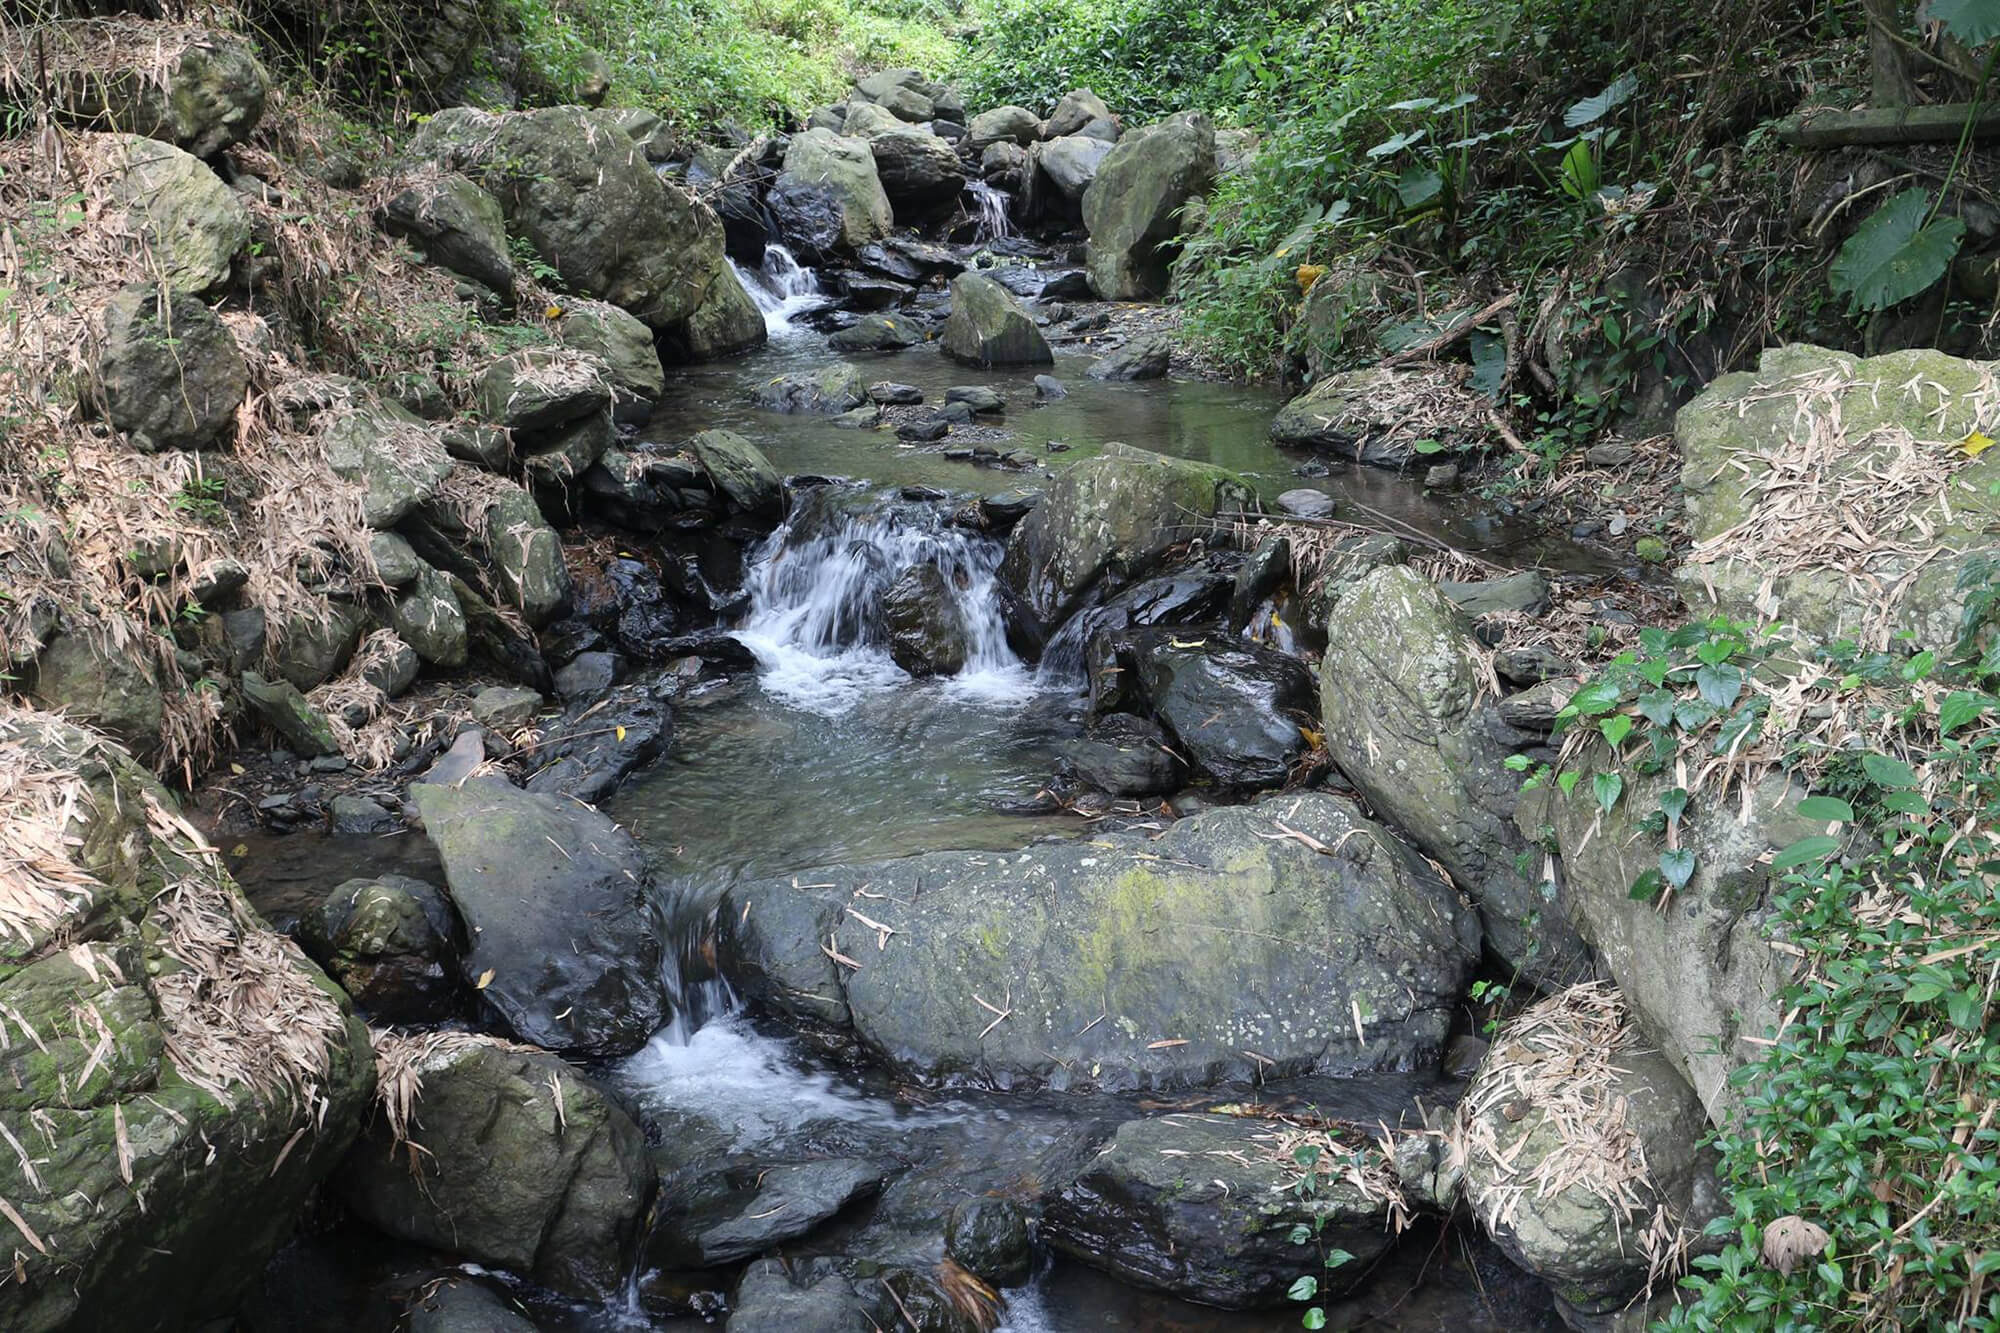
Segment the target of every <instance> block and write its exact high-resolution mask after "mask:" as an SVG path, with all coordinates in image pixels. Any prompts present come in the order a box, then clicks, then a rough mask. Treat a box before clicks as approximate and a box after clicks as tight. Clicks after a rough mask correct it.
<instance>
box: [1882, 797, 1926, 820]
mask: <svg viewBox="0 0 2000 1333" xmlns="http://www.w3.org/2000/svg"><path fill="white" fill-rule="evenodd" d="M1882 808H1883V809H1884V810H1891V811H1894V812H1895V813H1896V814H1899V815H1927V814H1929V813H1930V812H1931V803H1930V801H1928V800H1927V799H1925V797H1924V794H1923V793H1922V792H1916V791H1892V792H1885V793H1883V796H1882Z"/></svg>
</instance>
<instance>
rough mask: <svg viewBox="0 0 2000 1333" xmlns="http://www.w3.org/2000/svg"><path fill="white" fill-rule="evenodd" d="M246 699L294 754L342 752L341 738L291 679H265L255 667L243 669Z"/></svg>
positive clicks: (264, 722) (309, 757) (310, 756)
mask: <svg viewBox="0 0 2000 1333" xmlns="http://www.w3.org/2000/svg"><path fill="white" fill-rule="evenodd" d="M242 686H243V699H244V702H246V703H248V704H249V705H250V711H251V712H252V713H254V714H256V716H257V719H258V720H259V721H260V722H262V723H263V724H264V725H265V726H267V727H269V728H270V729H271V730H272V731H273V732H275V733H276V734H277V736H278V738H279V739H280V740H282V741H284V743H285V744H286V745H287V746H289V747H291V750H292V752H293V753H294V754H298V755H303V756H304V757H305V758H308V759H313V758H317V757H318V756H320V755H323V754H339V753H340V742H339V741H338V740H336V739H334V735H333V728H332V727H331V726H329V725H328V723H327V720H326V717H325V716H324V715H323V714H322V713H321V712H320V711H319V710H318V709H316V708H314V707H313V706H312V705H311V704H309V703H307V702H306V697H305V696H304V695H303V694H300V693H299V691H298V689H297V687H295V686H294V685H293V684H292V683H291V682H290V681H285V680H266V679H264V677H263V676H261V675H259V674H258V673H257V672H255V671H246V672H244V673H243V680H242Z"/></svg>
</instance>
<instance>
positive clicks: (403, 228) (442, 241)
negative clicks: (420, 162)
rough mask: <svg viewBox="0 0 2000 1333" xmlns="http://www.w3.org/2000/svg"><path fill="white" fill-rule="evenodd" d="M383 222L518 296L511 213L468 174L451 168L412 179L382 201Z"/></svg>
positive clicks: (449, 264) (465, 273)
mask: <svg viewBox="0 0 2000 1333" xmlns="http://www.w3.org/2000/svg"><path fill="white" fill-rule="evenodd" d="M382 224H383V227H384V229H385V230H387V231H388V232H389V233H390V234H391V235H394V236H407V237H408V238H409V239H410V241H411V242H412V243H413V244H415V246H416V247H417V248H418V249H419V250H421V251H422V252H423V255H424V258H426V259H428V260H430V261H431V262H432V263H433V264H437V265H439V266H440V267H443V268H448V269H450V270H451V271H452V272H453V273H456V274H458V275H460V276H461V277H466V278H471V279H472V280H473V281H474V282H479V283H484V284H485V285H486V286H487V287H490V288H492V289H493V290H494V291H495V292H498V293H499V294H500V295H501V296H502V297H504V298H506V299H507V300H508V301H510V302H511V301H512V300H513V295H514V257H513V254H512V253H511V252H510V251H509V250H508V248H507V218H506V215H505V214H503V213H502V212H501V211H500V201H499V200H498V199H495V198H494V197H493V196H492V195H491V194H488V193H487V192H486V191H485V190H483V189H481V188H480V187H479V185H478V184H477V183H475V182H474V181H472V180H471V179H469V178H468V177H466V176H463V175H460V174H459V173H458V172H456V171H445V172H436V173H426V174H424V175H422V176H420V177H418V178H417V179H415V180H412V181H410V182H409V183H408V184H406V185H405V186H404V187H403V188H402V189H400V190H398V191H397V192H396V193H395V194H392V195H390V196H389V202H388V203H386V204H384V205H383V206H382Z"/></svg>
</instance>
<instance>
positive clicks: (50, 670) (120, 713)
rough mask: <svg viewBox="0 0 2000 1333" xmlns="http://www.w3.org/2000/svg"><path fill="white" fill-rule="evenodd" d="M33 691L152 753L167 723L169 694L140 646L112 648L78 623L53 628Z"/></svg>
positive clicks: (33, 679) (37, 663)
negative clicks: (64, 629)
mask: <svg viewBox="0 0 2000 1333" xmlns="http://www.w3.org/2000/svg"><path fill="white" fill-rule="evenodd" d="M29 693H30V695H32V697H33V698H34V699H35V701H36V702H37V703H39V704H41V705H42V706H43V707H44V708H49V709H60V710H61V711H62V712H63V713H64V714H65V715H67V716H68V717H70V718H71V719H72V720H74V721H77V722H81V723H84V724H85V725H87V726H92V727H95V728H97V729H98V730H100V731H103V732H105V733H107V734H108V735H110V736H111V737H112V738H113V739H114V740H117V741H119V742H120V743H122V744H124V745H127V746H129V747H131V749H132V751H133V752H134V753H135V754H138V755H140V756H142V757H146V758H150V757H152V756H153V755H154V754H156V753H158V751H159V748H160V739H161V735H162V730H163V728H164V727H165V725H166V715H167V704H166V696H165V695H164V694H163V693H162V692H161V690H160V683H159V681H158V680H157V679H155V677H154V673H153V668H152V666H151V664H150V663H149V662H148V661H147V660H146V657H145V655H144V653H143V652H141V651H131V650H126V649H119V648H114V647H113V646H112V645H111V644H109V643H107V642H103V641H101V640H99V639H98V638H96V637H94V636H93V635H92V633H91V632H90V631H89V630H88V629H85V628H81V627H79V628H78V629H77V630H75V631H73V632H69V633H60V632H58V633H53V634H51V635H50V636H49V641H48V645H47V646H46V647H45V648H43V649H42V651H41V654H40V655H39V656H38V657H36V658H35V661H34V672H33V673H32V677H31V688H30V690H29Z"/></svg>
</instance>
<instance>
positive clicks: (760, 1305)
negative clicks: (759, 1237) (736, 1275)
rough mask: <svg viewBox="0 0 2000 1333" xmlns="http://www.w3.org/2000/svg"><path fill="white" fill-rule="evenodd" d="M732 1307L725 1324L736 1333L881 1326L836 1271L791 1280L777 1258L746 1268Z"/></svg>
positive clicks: (834, 1331) (843, 1331) (843, 1332)
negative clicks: (811, 1277)
mask: <svg viewBox="0 0 2000 1333" xmlns="http://www.w3.org/2000/svg"><path fill="white" fill-rule="evenodd" d="M730 1306H731V1310H730V1315H729V1323H728V1327H729V1328H730V1329H732V1330H734V1331H735V1333H873V1331H874V1330H876V1329H878V1328H880V1327H881V1325H879V1324H877V1323H876V1322H875V1321H874V1320H873V1319H871V1318H869V1306H868V1304H867V1303H866V1302H864V1301H863V1300H862V1299H861V1298H860V1297H859V1296H858V1295H856V1294H855V1291H854V1287H853V1284H851V1283H850V1282H849V1281H848V1280H847V1279H846V1278H845V1277H843V1276H841V1275H840V1274H839V1273H835V1272H827V1273H824V1274H822V1275H819V1276H817V1277H816V1278H815V1279H814V1280H812V1281H811V1282H809V1283H805V1284H799V1283H794V1282H793V1281H792V1279H791V1278H790V1277H789V1276H788V1275H787V1274H786V1272H785V1265H784V1264H783V1263H782V1262H781V1261H779V1260H776V1259H765V1260H760V1261H759V1262H757V1263H754V1264H752V1265H750V1267H749V1268H747V1269H745V1270H744V1272H743V1279H742V1281H740V1282H738V1283H737V1285H736V1296H735V1299H734V1300H732V1301H731V1302H730Z"/></svg>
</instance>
